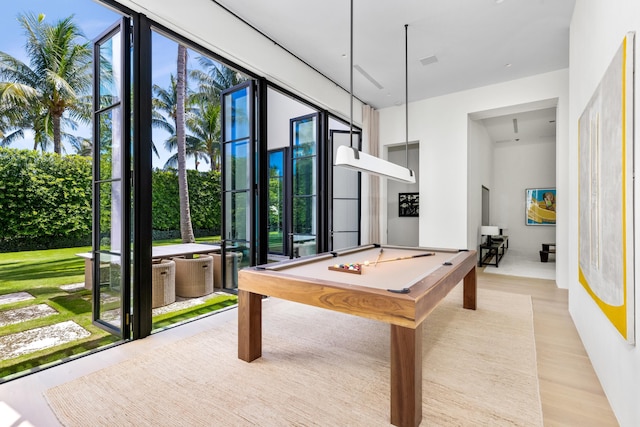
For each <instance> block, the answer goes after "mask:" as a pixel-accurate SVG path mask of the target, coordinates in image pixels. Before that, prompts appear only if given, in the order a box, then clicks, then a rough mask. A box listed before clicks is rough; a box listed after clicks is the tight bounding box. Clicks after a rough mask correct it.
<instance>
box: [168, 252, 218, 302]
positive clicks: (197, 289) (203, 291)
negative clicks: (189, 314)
mask: <svg viewBox="0 0 640 427" xmlns="http://www.w3.org/2000/svg"><path fill="white" fill-rule="evenodd" d="M173 260H174V261H175V263H176V296H179V297H185V298H195V297H201V296H203V295H208V294H210V293H213V257H211V256H209V255H200V256H199V257H198V258H173Z"/></svg>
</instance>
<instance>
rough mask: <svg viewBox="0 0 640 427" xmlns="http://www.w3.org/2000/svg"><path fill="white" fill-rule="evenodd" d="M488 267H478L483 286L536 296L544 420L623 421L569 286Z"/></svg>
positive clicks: (563, 422) (585, 424)
mask: <svg viewBox="0 0 640 427" xmlns="http://www.w3.org/2000/svg"><path fill="white" fill-rule="evenodd" d="M482 270H483V269H478V287H480V288H484V289H492V290H497V291H503V292H512V293H518V294H525V295H531V299H532V302H533V321H534V332H535V340H536V353H537V359H538V379H539V382H540V397H541V400H542V413H543V416H544V425H545V426H581V427H588V426H598V427H603V426H617V425H618V422H617V420H616V418H615V416H614V414H613V411H612V410H611V406H610V405H609V402H608V400H607V398H606V396H605V395H604V392H603V391H602V387H601V385H600V381H599V380H598V378H597V377H596V374H595V372H594V370H593V367H592V365H591V361H590V360H589V357H588V356H587V353H586V351H585V349H584V346H583V345H582V341H581V340H580V337H579V336H578V332H577V330H576V328H575V326H574V324H573V320H572V319H571V316H570V315H569V310H568V291H567V290H566V289H559V288H558V287H557V286H556V284H555V282H553V281H550V280H541V279H529V278H524V277H513V276H502V275H497V274H483V273H482ZM479 303H481V302H480V301H479Z"/></svg>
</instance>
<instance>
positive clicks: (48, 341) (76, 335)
mask: <svg viewBox="0 0 640 427" xmlns="http://www.w3.org/2000/svg"><path fill="white" fill-rule="evenodd" d="M89 335H91V333H90V332H89V331H87V330H86V329H84V328H83V327H82V326H80V325H78V324H77V323H76V322H74V321H72V320H68V321H66V322H61V323H56V324H54V325H50V326H43V327H41V328H35V329H30V330H28V331H24V332H18V333H15V334H10V335H5V336H3V337H0V358H1V359H4V360H6V359H12V358H14V357H18V356H22V355H24V354H28V353H33V352H34V351H38V350H43V349H45V348H50V347H54V346H56V345H60V344H64V343H68V342H71V341H75V340H79V339H82V338H86V337H88V336H89Z"/></svg>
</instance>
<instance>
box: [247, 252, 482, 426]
mask: <svg viewBox="0 0 640 427" xmlns="http://www.w3.org/2000/svg"><path fill="white" fill-rule="evenodd" d="M476 263H477V262H476V252H475V251H467V250H448V249H427V248H410V247H398V246H381V245H367V246H361V247H357V248H352V249H348V250H344V251H338V252H330V253H325V254H319V255H312V256H308V257H304V258H298V259H294V260H287V261H282V262H278V263H273V264H266V265H262V266H257V267H252V268H248V269H244V270H241V271H240V272H239V273H238V357H239V358H240V359H242V360H244V361H247V362H251V361H253V360H255V359H257V358H259V357H261V356H262V298H263V296H272V297H276V298H281V299H285V300H288V301H294V302H299V303H302V304H308V305H312V306H316V307H321V308H325V309H328V310H334V311H339V312H342V313H348V314H353V315H356V316H361V317H367V318H370V319H375V320H379V321H382V322H386V323H389V324H390V325H391V334H390V339H391V346H390V347H391V355H390V365H391V380H390V384H391V398H390V399H391V424H393V425H396V426H402V427H405V426H411V427H415V426H418V425H419V424H420V422H421V420H422V339H421V337H422V322H423V321H424V320H425V318H426V317H427V316H428V315H429V313H430V312H431V311H432V310H433V309H434V308H435V307H436V306H437V305H438V303H439V302H440V301H441V300H442V299H443V298H444V297H445V296H446V295H447V294H448V293H449V291H451V289H453V288H454V287H455V286H456V285H457V284H458V283H460V282H461V281H463V283H464V292H463V301H462V306H463V307H464V308H467V309H471V310H475V308H476ZM349 264H354V265H356V264H358V265H359V267H358V268H359V272H358V271H354V270H347V271H345V269H344V267H340V266H341V265H349ZM291 338H292V339H295V337H291Z"/></svg>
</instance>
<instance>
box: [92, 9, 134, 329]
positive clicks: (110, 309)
mask: <svg viewBox="0 0 640 427" xmlns="http://www.w3.org/2000/svg"><path fill="white" fill-rule="evenodd" d="M130 41H131V26H130V19H129V18H123V19H122V20H121V21H120V22H118V23H116V24H115V25H113V26H112V27H111V28H109V29H108V30H107V31H105V32H104V33H103V34H102V35H101V36H99V37H98V38H97V39H96V40H95V41H94V62H93V63H94V93H93V141H94V150H93V151H94V152H93V207H94V208H93V236H92V239H93V240H92V259H93V273H92V276H93V293H92V294H93V322H94V324H95V325H97V326H98V327H100V328H102V329H105V330H107V331H109V332H111V333H113V334H115V335H118V336H120V337H121V338H123V339H128V338H129V337H130V326H131V319H130V308H131V297H130V295H131V233H130V230H131V226H130V223H131V209H130V206H131V196H130V191H131V183H130V180H129V178H130V175H131V151H132V146H131V123H130V111H131V108H130V107H131V106H130V93H131V92H130V87H131V84H130V77H131V74H130V70H131V44H130Z"/></svg>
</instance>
